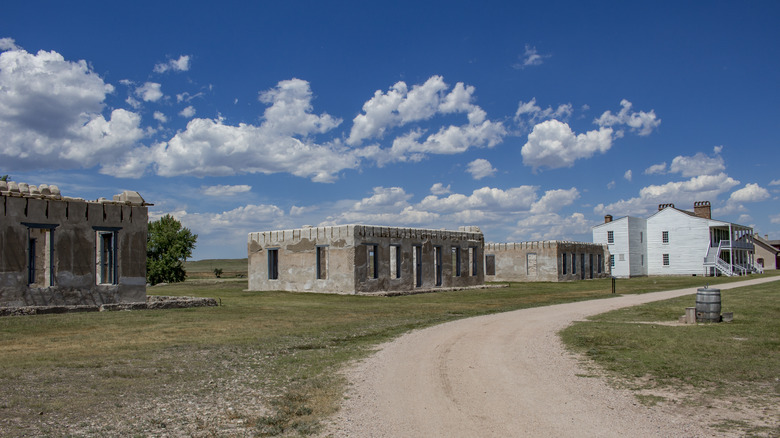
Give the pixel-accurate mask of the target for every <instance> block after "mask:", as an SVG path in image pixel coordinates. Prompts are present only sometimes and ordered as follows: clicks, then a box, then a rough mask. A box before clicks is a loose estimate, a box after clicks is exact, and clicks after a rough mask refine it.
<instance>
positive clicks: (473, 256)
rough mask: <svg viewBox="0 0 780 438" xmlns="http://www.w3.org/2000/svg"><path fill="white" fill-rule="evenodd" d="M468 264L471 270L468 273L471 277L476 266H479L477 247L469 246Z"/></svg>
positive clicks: (475, 273)
mask: <svg viewBox="0 0 780 438" xmlns="http://www.w3.org/2000/svg"><path fill="white" fill-rule="evenodd" d="M469 261H470V263H469V266H470V267H471V272H469V274H470V275H471V276H472V277H473V276H475V275H477V268H478V267H479V266H478V265H477V248H475V247H473V246H472V247H469Z"/></svg>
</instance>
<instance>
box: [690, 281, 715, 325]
mask: <svg viewBox="0 0 780 438" xmlns="http://www.w3.org/2000/svg"><path fill="white" fill-rule="evenodd" d="M696 321H697V322H720V289H710V288H706V287H705V288H701V289H696Z"/></svg>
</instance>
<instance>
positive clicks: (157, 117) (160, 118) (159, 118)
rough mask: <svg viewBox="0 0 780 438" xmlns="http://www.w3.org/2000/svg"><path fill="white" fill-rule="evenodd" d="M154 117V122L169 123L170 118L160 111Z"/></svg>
mask: <svg viewBox="0 0 780 438" xmlns="http://www.w3.org/2000/svg"><path fill="white" fill-rule="evenodd" d="M152 117H154V120H157V121H158V122H160V123H166V122H167V121H168V118H167V117H165V114H163V113H161V112H160V111H155V112H154V115H153V116H152Z"/></svg>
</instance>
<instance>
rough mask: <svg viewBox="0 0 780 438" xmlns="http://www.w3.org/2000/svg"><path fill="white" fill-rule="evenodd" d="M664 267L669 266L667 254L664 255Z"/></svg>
mask: <svg viewBox="0 0 780 438" xmlns="http://www.w3.org/2000/svg"><path fill="white" fill-rule="evenodd" d="M663 257H664V266H669V254H664V255H663Z"/></svg>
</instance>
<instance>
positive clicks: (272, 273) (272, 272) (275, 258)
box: [268, 248, 279, 280]
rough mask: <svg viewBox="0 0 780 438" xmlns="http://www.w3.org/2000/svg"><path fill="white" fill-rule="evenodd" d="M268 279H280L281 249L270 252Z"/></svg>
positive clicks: (270, 250)
mask: <svg viewBox="0 0 780 438" xmlns="http://www.w3.org/2000/svg"><path fill="white" fill-rule="evenodd" d="M268 279H269V280H278V279H279V249H278V248H274V249H269V250H268Z"/></svg>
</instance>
